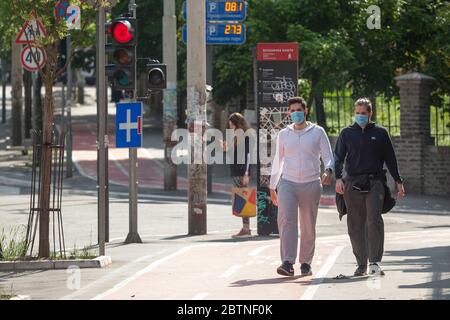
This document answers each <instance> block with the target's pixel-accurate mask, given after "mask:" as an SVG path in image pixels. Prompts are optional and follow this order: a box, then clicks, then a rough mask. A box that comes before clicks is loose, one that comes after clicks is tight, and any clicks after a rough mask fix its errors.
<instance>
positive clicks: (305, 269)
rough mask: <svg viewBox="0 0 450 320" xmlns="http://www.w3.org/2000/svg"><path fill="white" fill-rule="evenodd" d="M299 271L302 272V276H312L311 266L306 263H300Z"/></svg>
mask: <svg viewBox="0 0 450 320" xmlns="http://www.w3.org/2000/svg"><path fill="white" fill-rule="evenodd" d="M300 271H301V272H302V276H303V277H307V276H312V271H311V266H310V265H309V264H307V263H302V265H301V266H300Z"/></svg>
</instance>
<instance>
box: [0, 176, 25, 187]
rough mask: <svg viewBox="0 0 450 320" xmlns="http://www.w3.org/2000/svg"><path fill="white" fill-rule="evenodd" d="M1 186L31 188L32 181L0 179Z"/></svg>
mask: <svg viewBox="0 0 450 320" xmlns="http://www.w3.org/2000/svg"><path fill="white" fill-rule="evenodd" d="M0 184H2V185H6V186H12V187H19V188H30V186H31V181H25V180H19V179H14V178H6V177H0Z"/></svg>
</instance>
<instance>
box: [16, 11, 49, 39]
mask: <svg viewBox="0 0 450 320" xmlns="http://www.w3.org/2000/svg"><path fill="white" fill-rule="evenodd" d="M46 35H47V31H46V30H45V28H44V25H43V24H42V22H41V21H40V20H39V19H38V18H37V15H36V12H34V11H33V12H32V13H31V14H30V20H28V21H27V22H25V23H24V24H23V26H22V29H21V30H20V32H19V34H18V35H17V38H16V43H23V44H27V43H33V42H36V39H39V38H40V37H42V36H46Z"/></svg>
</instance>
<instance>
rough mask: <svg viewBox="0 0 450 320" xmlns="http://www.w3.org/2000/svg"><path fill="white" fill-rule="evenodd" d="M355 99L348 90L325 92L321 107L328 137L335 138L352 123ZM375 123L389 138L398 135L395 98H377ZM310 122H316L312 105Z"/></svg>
mask: <svg viewBox="0 0 450 320" xmlns="http://www.w3.org/2000/svg"><path fill="white" fill-rule="evenodd" d="M354 104H355V99H354V98H353V97H352V96H351V93H350V91H349V90H336V91H334V92H327V93H325V94H324V97H323V106H324V110H325V117H326V123H327V131H328V134H329V135H330V136H337V135H339V132H340V131H341V130H342V129H343V128H345V127H347V126H349V125H351V124H353V123H354V110H355V107H354ZM374 109H375V110H376V112H375V121H376V123H378V124H379V125H381V126H383V127H385V128H386V129H387V130H388V131H389V134H390V135H391V136H399V135H400V102H399V100H398V99H397V98H395V97H393V98H386V97H385V96H378V97H377V98H376V103H375V108H374ZM310 118H311V120H313V121H316V120H317V117H316V108H315V106H314V104H313V108H312V113H311V115H310Z"/></svg>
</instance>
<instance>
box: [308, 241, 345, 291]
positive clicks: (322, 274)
mask: <svg viewBox="0 0 450 320" xmlns="http://www.w3.org/2000/svg"><path fill="white" fill-rule="evenodd" d="M344 248H345V246H339V247H336V248H334V250H333V251H332V252H331V254H330V255H329V256H328V259H327V261H326V262H325V264H324V265H323V267H322V268H321V269H320V270H319V272H318V273H317V275H316V277H315V278H314V279H313V280H312V281H311V283H310V284H309V286H308V288H307V289H306V291H305V292H304V293H303V295H302V297H301V298H300V300H312V298H313V297H314V295H315V293H316V291H317V290H318V289H319V285H320V284H321V283H322V282H323V280H324V277H325V276H326V275H327V274H328V272H329V271H330V270H331V268H332V267H333V265H334V263H335V262H336V260H337V258H338V257H339V255H340V254H341V252H342V250H343V249H344Z"/></svg>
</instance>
